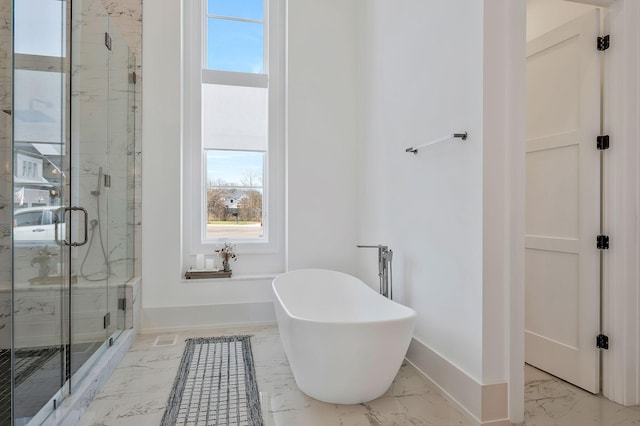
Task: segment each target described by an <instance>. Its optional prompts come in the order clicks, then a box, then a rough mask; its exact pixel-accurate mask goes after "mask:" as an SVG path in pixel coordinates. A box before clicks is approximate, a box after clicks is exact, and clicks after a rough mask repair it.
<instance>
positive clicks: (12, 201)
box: [0, 0, 136, 425]
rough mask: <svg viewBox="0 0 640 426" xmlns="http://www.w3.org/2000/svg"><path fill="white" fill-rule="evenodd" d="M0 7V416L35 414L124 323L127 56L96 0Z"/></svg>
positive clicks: (128, 271) (130, 61)
mask: <svg viewBox="0 0 640 426" xmlns="http://www.w3.org/2000/svg"><path fill="white" fill-rule="evenodd" d="M0 16H1V17H2V21H1V25H0V103H1V105H0V162H1V163H0V345H1V347H0V369H1V373H0V374H1V376H0V425H26V424H41V423H42V422H44V421H46V420H47V418H48V417H49V416H50V415H51V414H52V413H53V412H54V411H55V410H57V409H59V408H60V407H63V406H64V404H65V402H66V401H67V400H68V399H69V396H70V395H73V394H74V393H75V392H76V390H77V389H78V388H79V386H81V385H82V384H83V378H86V377H88V376H89V373H90V372H91V370H92V368H94V366H95V364H96V363H97V362H98V361H99V360H100V358H101V357H103V356H105V354H107V353H108V352H109V349H110V348H111V347H112V345H114V342H116V341H117V339H118V338H119V336H120V334H121V333H122V331H123V330H124V329H126V328H128V327H130V326H131V318H128V314H127V310H126V308H127V282H128V281H129V280H130V279H131V278H132V277H133V275H134V238H133V236H134V195H135V194H134V191H135V186H134V161H135V158H134V157H135V152H134V151H135V107H134V105H135V84H136V74H135V61H136V58H135V57H134V54H133V53H132V52H131V50H130V49H129V47H128V46H127V43H126V42H125V39H124V38H123V36H122V34H121V32H120V31H119V28H118V27H117V25H114V23H113V22H112V21H113V20H112V17H111V16H110V15H109V13H108V12H107V8H106V7H105V3H104V2H103V1H102V0H66V1H64V0H62V1H61V0H13V1H12V0H0Z"/></svg>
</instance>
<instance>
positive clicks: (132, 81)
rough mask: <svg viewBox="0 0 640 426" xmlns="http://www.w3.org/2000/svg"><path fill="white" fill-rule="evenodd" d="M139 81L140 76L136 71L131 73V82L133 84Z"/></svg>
mask: <svg viewBox="0 0 640 426" xmlns="http://www.w3.org/2000/svg"><path fill="white" fill-rule="evenodd" d="M137 82H138V76H137V75H136V72H135V71H133V72H132V73H131V74H130V75H129V83H132V84H136V83H137Z"/></svg>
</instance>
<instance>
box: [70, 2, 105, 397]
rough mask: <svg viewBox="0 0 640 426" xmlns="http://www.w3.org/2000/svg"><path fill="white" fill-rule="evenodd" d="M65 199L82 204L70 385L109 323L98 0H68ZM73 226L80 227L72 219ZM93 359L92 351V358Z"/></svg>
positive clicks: (74, 251)
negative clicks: (83, 239) (70, 181)
mask: <svg viewBox="0 0 640 426" xmlns="http://www.w3.org/2000/svg"><path fill="white" fill-rule="evenodd" d="M71 22H72V25H71V58H72V65H71V69H72V72H71V120H70V122H71V151H72V155H71V169H72V177H73V185H72V187H71V194H70V197H71V201H72V204H73V205H74V206H80V207H82V208H84V209H85V210H86V212H87V213H86V214H87V218H86V219H87V228H86V244H84V245H81V246H77V247H71V258H72V261H71V270H72V282H71V304H70V313H69V316H70V348H71V357H70V358H71V362H70V376H71V391H72V392H73V390H74V389H75V387H76V386H77V384H78V383H80V381H81V380H82V377H83V376H84V375H85V374H86V373H87V372H88V370H89V369H90V367H91V362H89V361H90V360H91V359H92V358H91V357H92V356H93V355H94V354H96V353H99V352H102V351H105V350H106V349H107V345H106V344H105V342H106V341H107V337H108V328H109V327H110V322H111V319H110V314H109V306H108V296H107V283H108V280H109V276H110V274H111V262H110V260H109V252H108V246H107V244H108V240H107V229H108V226H109V212H108V196H109V195H108V193H109V191H110V185H109V176H110V174H109V168H108V167H109V166H108V161H107V132H108V121H109V114H110V111H109V104H108V96H109V95H108V94H109V48H108V44H109V43H108V39H107V37H108V36H107V35H108V31H109V27H108V14H107V12H106V10H105V8H104V5H103V3H102V1H101V0H74V1H73V8H72V11H71ZM76 228H77V230H78V231H81V230H83V229H84V227H83V225H82V224H77V226H76ZM93 359H95V357H94V358H93Z"/></svg>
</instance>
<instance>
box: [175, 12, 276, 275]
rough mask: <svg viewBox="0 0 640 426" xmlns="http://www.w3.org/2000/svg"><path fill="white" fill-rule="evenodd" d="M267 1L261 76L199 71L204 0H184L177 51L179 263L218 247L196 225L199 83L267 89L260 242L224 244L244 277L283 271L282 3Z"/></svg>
mask: <svg viewBox="0 0 640 426" xmlns="http://www.w3.org/2000/svg"><path fill="white" fill-rule="evenodd" d="M283 3H284V2H283V0H270V2H269V7H268V8H265V15H266V16H268V17H269V18H268V19H265V28H266V31H265V34H266V36H267V37H268V39H269V49H265V52H268V56H269V57H268V58H267V57H265V69H268V70H269V75H270V76H271V77H270V78H269V79H268V80H267V78H268V77H267V75H266V74H250V73H234V72H226V71H216V70H206V69H203V67H202V65H201V64H202V63H203V61H204V59H203V58H204V44H205V42H204V37H202V35H201V34H202V28H203V25H204V22H205V19H206V15H205V14H204V13H203V7H204V1H203V0H184V1H183V49H182V55H183V58H182V59H183V60H182V76H183V78H182V117H181V123H182V129H183V132H182V137H183V141H182V156H183V162H182V171H181V175H182V264H183V269H186V268H188V267H189V266H190V265H194V264H195V260H194V259H195V255H196V254H198V253H204V254H211V253H213V251H214V250H215V249H216V248H219V247H220V246H221V245H222V243H221V242H220V241H217V242H214V241H206V240H205V239H204V232H202V231H203V228H202V226H201V224H202V223H203V214H205V212H206V210H205V208H204V206H206V191H205V176H204V174H205V157H206V156H205V155H203V154H202V153H203V152H204V151H203V146H202V145H203V144H202V120H201V101H202V99H201V82H204V83H218V84H229V85H242V86H252V87H267V82H268V88H269V96H268V98H269V109H268V111H269V112H268V113H269V119H268V123H269V130H268V137H269V140H268V149H267V161H266V164H265V172H264V173H265V182H264V204H265V206H266V207H267V208H266V209H265V213H264V220H265V225H266V226H265V238H264V240H265V241H258V240H248V241H247V240H244V241H243V240H229V241H230V242H232V243H234V244H236V246H237V251H238V254H239V255H240V256H239V262H238V266H241V268H240V267H239V268H238V270H242V273H244V274H256V273H266V272H280V271H281V270H283V267H284V232H285V221H284V215H285V209H284V199H285V193H284V99H285V97H284V70H285V68H284V25H283V24H284V5H283Z"/></svg>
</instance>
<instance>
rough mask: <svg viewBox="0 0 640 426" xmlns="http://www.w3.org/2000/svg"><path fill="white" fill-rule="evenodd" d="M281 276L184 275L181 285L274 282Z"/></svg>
mask: <svg viewBox="0 0 640 426" xmlns="http://www.w3.org/2000/svg"><path fill="white" fill-rule="evenodd" d="M278 275H280V273H272V274H238V275H232V276H231V277H230V278H195V279H189V280H187V279H185V278H184V274H183V278H182V279H181V280H180V282H181V283H189V284H191V283H196V282H198V283H205V284H210V283H239V282H243V281H264V280H269V281H273V279H274V278H275V277H277V276H278Z"/></svg>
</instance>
